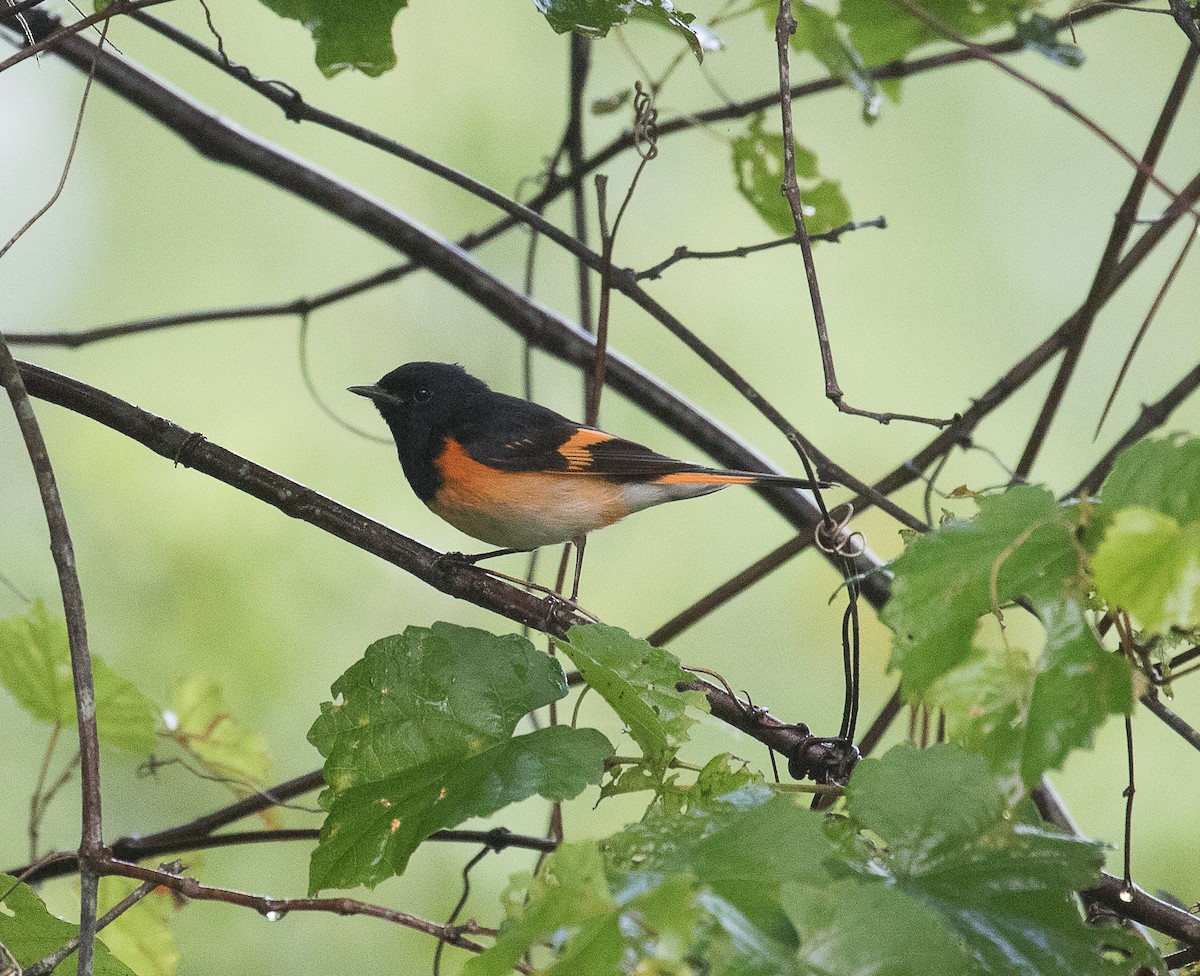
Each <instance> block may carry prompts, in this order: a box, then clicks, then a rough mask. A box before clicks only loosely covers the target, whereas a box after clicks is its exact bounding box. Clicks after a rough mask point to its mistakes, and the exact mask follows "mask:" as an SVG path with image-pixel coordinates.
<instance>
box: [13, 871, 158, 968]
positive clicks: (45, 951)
mask: <svg viewBox="0 0 1200 976" xmlns="http://www.w3.org/2000/svg"><path fill="white" fill-rule="evenodd" d="M0 895H2V896H3V901H0V943H3V944H4V946H5V947H6V948H7V949H8V951H9V952H10V953H11V954H12V956H13V958H15V959H16V961H17V964H18V965H20V966H21V968H22V969H28V968H29V967H30V966H32V965H33V964H34V963H35V962H38V961H40V960H42V959H45V958H46V957H47V956H48V955H50V954H51V953H52V952H55V951H57V950H58V949H61V948H62V947H63V946H64V945H66V944H67V943H68V942H70V941H71V939H74V938H76V937H78V935H79V926H78V925H73V924H72V923H70V922H67V921H64V920H63V919H61V918H59V917H58V916H57V915H52V914H51V913H50V911H49V910H48V909H47V908H46V904H45V902H43V901H42V899H41V898H39V897H38V894H37V892H35V891H34V890H33V889H32V888H30V887H29V885H27V884H23V883H21V882H18V881H17V879H16V878H14V877H13V876H12V875H9V874H0ZM92 961H93V970H92V971H93V973H95V976H137V974H135V973H134V972H133V970H131V969H130V968H129V967H128V966H126V965H125V964H124V963H123V962H121V961H120V960H119V959H117V958H116V957H115V956H114V955H113V954H112V953H111V952H109V951H108V947H107V946H106V945H105V944H104V943H103V942H102V941H101V940H100V939H97V940H96V951H95V955H94V956H93V959H92ZM78 971H79V957H78V954H77V953H72V954H71V955H70V956H68V957H67V958H66V959H65V960H64V961H63V962H62V963H61V964H60V965H59V966H58V968H57V969H55V970H54V972H55V973H56V974H58V976H75V974H76V973H77V972H78Z"/></svg>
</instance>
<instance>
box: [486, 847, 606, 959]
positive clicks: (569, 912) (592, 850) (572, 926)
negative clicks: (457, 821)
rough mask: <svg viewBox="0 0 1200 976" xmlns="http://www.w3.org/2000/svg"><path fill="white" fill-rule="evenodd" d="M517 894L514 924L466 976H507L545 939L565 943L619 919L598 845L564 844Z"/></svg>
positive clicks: (511, 900)
mask: <svg viewBox="0 0 1200 976" xmlns="http://www.w3.org/2000/svg"><path fill="white" fill-rule="evenodd" d="M517 892H518V893H517V894H515V895H514V893H513V892H511V891H510V894H509V896H508V898H507V899H506V901H507V905H508V909H509V918H508V919H507V920H506V921H505V923H504V925H503V926H502V927H501V929H500V934H499V936H497V938H496V942H495V944H494V945H493V946H492V948H491V949H489V950H488V951H487V952H485V953H483V954H482V955H478V956H475V957H474V958H472V959H469V960H467V964H466V965H465V966H464V967H463V976H504V974H507V973H510V972H512V968H513V966H514V965H515V964H516V962H517V960H518V959H520V958H521V956H522V955H524V954H525V952H526V951H527V950H528V949H530V948H531V947H532V946H534V945H537V944H538V943H539V942H541V941H542V940H543V939H545V938H547V937H549V936H551V935H554V934H555V933H560V934H559V937H558V939H557V941H558V942H560V943H561V942H562V941H563V936H569V935H570V934H573V933H578V931H579V930H580V928H581V926H583V925H585V924H586V923H587V922H588V920H590V919H596V918H599V919H601V920H604V919H606V918H609V917H615V915H614V911H615V909H616V900H615V899H614V898H613V896H612V892H611V891H609V888H608V879H607V878H606V877H605V874H604V862H603V860H602V859H601V857H600V851H599V849H598V847H597V846H596V843H595V842H594V841H593V842H583V843H577V844H563V845H562V846H560V847H559V848H558V850H556V851H554V853H552V854H551V855H550V856H549V857H547V858H546V860H545V861H544V862H543V863H542V868H541V870H540V871H539V872H538V873H537V876H536V877H533V878H530V879H529V880H528V882H527V883H526V884H525V886H524V890H523V892H522V891H520V889H517ZM564 930H565V931H564ZM618 938H619V935H618ZM618 944H619V943H618ZM601 951H603V950H601Z"/></svg>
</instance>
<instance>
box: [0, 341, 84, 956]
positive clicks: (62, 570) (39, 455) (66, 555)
mask: <svg viewBox="0 0 1200 976" xmlns="http://www.w3.org/2000/svg"><path fill="white" fill-rule="evenodd" d="M0 385H3V386H4V388H5V389H6V390H7V391H8V398H9V400H10V401H11V402H12V408H13V412H14V413H15V414H16V418H17V426H18V428H19V429H20V431H21V436H22V438H23V439H24V441H25V448H26V450H27V451H28V453H29V460H30V463H31V464H32V465H33V471H34V475H35V476H36V478H37V485H38V493H39V494H40V496H41V499H42V508H43V509H44V511H45V513H46V526H47V528H48V529H49V532H50V554H51V557H52V558H53V560H54V568H55V570H56V571H57V573H58V585H59V589H60V591H61V593H62V601H63V613H64V614H65V616H66V624H67V641H68V644H69V646H70V655H71V679H72V681H73V682H74V686H75V714H76V717H77V724H78V726H79V756H80V780H81V787H80V790H81V794H82V817H81V819H82V826H81V830H80V840H79V849H80V852H81V854H83V855H88V854H91V853H93V852H95V851H98V850H100V848H101V847H102V846H103V844H104V833H103V831H104V827H103V822H102V820H101V812H100V740H99V738H98V737H97V734H96V692H95V688H94V686H93V684H92V659H91V654H90V653H89V651H88V636H87V615H86V614H85V612H84V606H83V590H82V588H81V586H80V583H79V574H78V572H77V571H76V568H75V549H74V546H73V545H72V544H71V531H70V528H69V527H68V525H67V517H66V514H65V513H64V511H63V506H62V498H61V497H60V496H59V493H58V484H57V481H56V480H55V477H54V468H53V467H52V466H51V464H50V454H49V452H48V451H47V449H46V441H45V439H44V438H43V437H42V431H41V427H40V426H39V425H38V421H37V417H36V416H35V415H34V412H33V404H31V403H30V402H29V396H28V393H27V391H26V383H25V380H24V377H23V376H22V375H21V371H20V369H19V367H18V364H17V363H16V361H15V360H14V359H13V358H12V354H11V353H10V352H9V349H8V343H6V342H5V341H4V336H3V334H2V333H0ZM80 881H81V885H82V895H81V900H80V909H79V916H80V922H79V943H80V947H79V971H80V973H82V974H84V976H90V974H91V972H92V952H93V949H94V947H95V940H96V897H97V883H98V878H97V877H96V875H95V874H94V873H93V872H91V871H86V870H85V871H83V872H82V873H81V877H80Z"/></svg>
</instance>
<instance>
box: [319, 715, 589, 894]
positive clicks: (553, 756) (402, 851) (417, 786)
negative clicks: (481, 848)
mask: <svg viewBox="0 0 1200 976" xmlns="http://www.w3.org/2000/svg"><path fill="white" fill-rule="evenodd" d="M611 755H612V746H611V745H610V744H609V741H608V740H607V739H606V738H605V737H604V736H603V735H601V734H600V733H599V732H597V731H596V730H595V729H572V728H570V727H568V726H565V725H556V726H551V727H549V728H544V729H538V730H537V731H535V732H531V733H530V734H529V735H522V736H517V737H516V738H514V739H506V740H503V741H501V742H496V743H493V744H491V745H489V746H487V747H485V748H484V749H482V750H481V751H479V752H476V753H475V754H474V755H472V756H470V757H469V758H465V757H464V758H460V759H458V760H457V761H450V762H447V761H446V759H445V757H438V758H437V759H435V760H433V761H432V762H428V763H425V764H422V765H419V766H409V767H407V768H406V769H405V770H404V771H403V772H402V773H400V774H399V775H396V776H391V777H388V778H386V779H381V780H378V781H375V782H371V783H365V784H363V785H361V786H356V787H353V788H352V789H349V790H346V791H345V792H343V793H340V794H339V795H338V796H337V798H336V799H335V800H334V801H333V805H332V807H330V810H329V815H328V817H326V818H325V823H324V824H323V825H322V827H321V839H320V842H319V843H318V845H317V849H316V850H315V851H314V852H313V855H312V863H311V866H310V869H309V888H310V890H311V892H316V891H319V890H321V889H323V888H349V887H353V886H354V885H359V884H362V885H366V886H367V887H369V888H373V887H375V885H377V884H378V883H379V882H380V881H383V880H385V879H386V878H390V877H392V876H393V875H400V874H403V873H404V869H405V868H406V867H407V866H408V859H409V857H411V856H412V852H413V851H415V850H416V849H417V847H418V845H419V844H420V843H421V841H423V840H424V839H425V838H426V837H428V836H429V835H430V834H433V833H435V832H437V831H438V830H442V829H443V828H447V827H455V826H457V825H458V824H460V823H462V822H463V821H465V820H469V819H470V818H471V817H486V816H489V815H491V814H493V813H495V812H496V811H497V810H502V809H503V808H504V807H506V806H508V805H509V804H511V803H516V802H518V801H520V800H524V799H526V798H527V797H530V796H533V795H535V794H537V795H539V796H542V797H544V798H545V799H547V800H553V801H561V800H569V799H571V798H572V797H575V796H578V795H579V794H580V793H582V792H583V790H584V788H585V787H587V786H590V785H594V784H596V783H599V782H600V777H601V774H602V773H603V770H604V761H605V760H606V759H607V758H608V757H609V756H611Z"/></svg>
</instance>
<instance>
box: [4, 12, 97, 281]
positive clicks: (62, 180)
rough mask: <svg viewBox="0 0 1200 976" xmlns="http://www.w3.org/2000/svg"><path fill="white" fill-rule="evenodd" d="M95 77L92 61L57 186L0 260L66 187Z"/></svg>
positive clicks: (54, 202)
mask: <svg viewBox="0 0 1200 976" xmlns="http://www.w3.org/2000/svg"><path fill="white" fill-rule="evenodd" d="M111 23H112V21H111V20H106V21H105V22H104V30H103V32H102V33H101V34H100V43H99V44H98V45H97V47H96V51H97V53H99V52H100V51H101V50H103V49H104V42H105V40H107V38H108V27H109V24H111ZM95 77H96V62H95V60H93V61H92V66H91V68H89V69H88V73H87V81H86V82H84V85H83V97H82V98H80V100H79V111H78V112H77V113H76V115H75V129H74V131H73V132H72V133H71V144H70V146H69V147H68V148H67V158H66V161H65V162H64V163H63V168H62V173H61V175H60V176H59V178H58V185H57V186H55V188H54V192H53V193H51V194H50V199H49V200H47V201H46V202H45V203H44V204H42V205H41V207H39V208H38V210H37V212H36V213H35V214H34V215H33V216H32V217H30V218H29V219H28V220H27V221H25V223H24V224H22V225H21V227H20V229H19V230H18V231H17V232H16V233H15V234H13V236H12V237H10V238H9V239H8V241H7V243H5V244H4V245H3V246H0V258H2V257H4V255H5V254H7V253H8V251H9V249H10V248H11V247H12V246H13V245H14V244H16V243H17V241H19V240H20V239H21V238H22V237H23V236H24V234H25V232H26V231H28V230H29V228H30V227H32V226H33V225H34V224H36V223H37V222H38V221H39V220H41V219H42V217H44V216H45V215H46V212H47V211H48V210H49V209H50V208H51V207H53V206H54V204H56V203H57V202H58V198H59V197H60V196H62V191H63V189H64V188H65V187H66V185H67V177H68V176H69V175H70V174H71V163H72V162H73V161H74V159H75V149H76V147H77V146H78V145H79V133H80V132H81V131H82V129H83V116H84V114H85V112H86V111H87V103H88V96H89V95H90V94H91V93H92V80H93V79H94V78H95Z"/></svg>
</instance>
